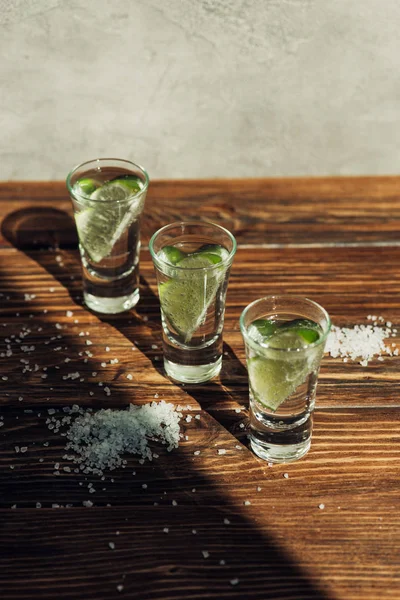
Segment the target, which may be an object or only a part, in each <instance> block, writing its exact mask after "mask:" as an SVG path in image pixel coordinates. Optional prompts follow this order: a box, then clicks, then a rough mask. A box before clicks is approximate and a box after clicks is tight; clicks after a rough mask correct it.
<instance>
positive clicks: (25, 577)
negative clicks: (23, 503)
mask: <svg viewBox="0 0 400 600" xmlns="http://www.w3.org/2000/svg"><path fill="white" fill-rule="evenodd" d="M281 502H282V499H281ZM285 504H286V503H285ZM176 508H177V507H170V508H168V509H165V508H163V509H162V510H160V509H154V508H146V507H141V508H139V509H138V508H134V509H131V508H125V509H124V510H121V509H120V508H108V509H96V508H92V509H73V510H68V509H66V510H62V509H61V510H60V509H58V510H53V511H52V510H43V509H41V510H36V511H35V510H30V511H29V510H17V511H8V512H7V518H6V519H4V520H3V524H2V539H3V540H4V543H5V545H6V548H7V553H3V554H2V556H1V557H0V568H1V575H0V579H1V583H2V594H3V598H5V599H6V600H9V599H10V600H11V599H13V600H17V599H24V600H28V599H29V600H32V599H33V598H43V599H48V600H52V599H53V598H54V597H59V598H63V599H68V600H69V599H70V598H76V597H79V598H83V599H85V600H89V599H96V600H103V599H104V600H109V599H110V598H119V597H128V598H140V599H142V598H143V599H145V600H166V599H167V600H172V599H175V598H185V599H188V600H191V599H193V600H194V599H199V598H210V599H217V598H218V599H220V598H224V599H231V598H249V599H250V600H255V599H257V600H264V599H265V598H281V599H282V600H311V599H318V600H331V599H332V598H335V600H350V599H351V600H376V598H378V597H379V598H383V599H389V598H390V599H396V598H398V594H399V584H400V582H399V574H398V568H397V564H396V557H395V556H394V555H393V553H392V551H391V548H393V543H395V540H396V533H397V532H398V525H399V521H398V515H396V514H395V512H394V511H393V509H392V508H391V507H390V505H388V504H387V503H386V502H385V501H383V504H382V510H379V511H378V512H377V513H375V515H371V514H367V513H366V512H365V511H363V510H358V511H357V506H354V508H353V510H351V511H347V510H342V509H340V510H339V509H337V508H336V507H332V508H328V507H326V509H325V510H323V511H322V510H319V509H318V508H316V509H314V508H313V509H310V510H308V511H304V512H299V511H298V510H296V508H294V509H293V508H291V507H289V506H288V505H287V504H286V506H285V508H286V518H285V521H284V523H283V524H282V523H281V522H280V521H278V522H277V517H276V514H275V511H274V510H273V509H272V508H271V506H270V505H269V504H267V503H266V506H265V508H264V511H263V513H261V514H262V515H263V519H262V520H261V519H260V512H259V509H257V511H253V512H251V511H247V512H246V511H244V510H241V511H230V512H226V511H225V510H221V509H220V508H218V507H215V508H214V509H213V510H212V511H210V510H208V509H207V508H206V509H205V508H203V507H180V508H179V510H176ZM249 508H251V507H249ZM384 511H386V512H384ZM2 512H3V515H4V511H2ZM0 514H1V513H0ZM226 515H228V516H229V521H230V524H229V525H224V522H223V521H224V518H227V517H226ZM165 527H167V528H168V533H164V528H165ZM193 529H195V530H196V532H197V533H196V534H195V535H193V533H192V530H193ZM116 532H119V534H118V535H117V533H116ZM110 542H111V543H114V544H115V549H114V550H112V549H111V548H110V547H109V543H110ZM294 545H296V546H297V548H296V550H294V548H293V546H294ZM203 552H209V556H208V558H204V555H203ZM220 561H225V564H222V565H221V564H220ZM237 579H238V580H239V581H238V583H237V584H236V585H232V583H231V581H234V582H235V581H236V580H237ZM118 585H123V590H122V591H121V592H118V590H117V586H118Z"/></svg>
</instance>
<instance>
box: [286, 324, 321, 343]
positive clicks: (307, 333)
mask: <svg viewBox="0 0 400 600" xmlns="http://www.w3.org/2000/svg"><path fill="white" fill-rule="evenodd" d="M279 331H287V332H293V333H295V334H296V335H298V336H300V337H301V338H303V340H304V341H305V342H307V344H313V343H314V342H316V341H317V340H318V339H319V337H320V335H321V333H322V332H321V328H320V326H319V325H318V323H315V322H314V321H311V320H310V319H293V320H292V321H286V323H282V325H281V326H280V327H279Z"/></svg>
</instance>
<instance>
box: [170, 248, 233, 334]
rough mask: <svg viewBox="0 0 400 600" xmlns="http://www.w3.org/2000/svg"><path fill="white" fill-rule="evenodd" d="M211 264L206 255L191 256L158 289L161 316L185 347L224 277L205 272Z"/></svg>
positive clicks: (217, 270) (214, 270)
mask: <svg viewBox="0 0 400 600" xmlns="http://www.w3.org/2000/svg"><path fill="white" fill-rule="evenodd" d="M205 254H207V253H205ZM213 264H214V263H213V262H212V261H210V259H209V257H208V256H207V255H202V254H190V255H188V256H186V257H185V258H184V259H182V260H181V261H180V262H179V269H174V271H173V273H171V275H172V278H171V279H169V280H168V281H166V282H164V283H161V284H160V286H159V294H160V304H161V309H162V312H163V315H164V317H165V318H166V319H167V321H168V324H169V325H170V326H171V327H172V329H173V330H174V331H176V333H177V334H178V335H179V336H180V337H181V338H183V340H184V342H185V343H187V342H189V341H190V340H191V338H192V336H193V334H194V333H195V331H196V330H197V329H198V328H199V327H200V326H201V324H202V323H204V321H205V319H206V316H207V310H208V308H209V307H210V305H211V304H212V302H213V301H214V298H215V295H216V293H217V291H218V287H219V285H220V283H221V276H222V277H223V275H224V272H223V271H222V273H221V271H220V270H219V269H213V270H205V269H204V268H205V267H210V265H213Z"/></svg>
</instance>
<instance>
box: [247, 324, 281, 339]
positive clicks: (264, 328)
mask: <svg viewBox="0 0 400 600" xmlns="http://www.w3.org/2000/svg"><path fill="white" fill-rule="evenodd" d="M250 327H251V328H254V327H255V328H256V329H257V331H258V333H259V334H260V335H261V336H262V337H263V338H268V337H270V336H271V335H272V334H273V333H275V331H276V329H277V327H278V326H277V324H276V323H274V321H271V320H270V319H256V320H255V321H253V322H252V323H251V325H250ZM250 335H251V332H250Z"/></svg>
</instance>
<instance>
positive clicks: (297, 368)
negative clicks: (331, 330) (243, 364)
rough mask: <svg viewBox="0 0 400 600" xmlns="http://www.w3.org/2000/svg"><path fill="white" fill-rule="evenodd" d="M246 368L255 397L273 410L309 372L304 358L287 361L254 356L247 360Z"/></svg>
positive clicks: (302, 381)
mask: <svg viewBox="0 0 400 600" xmlns="http://www.w3.org/2000/svg"><path fill="white" fill-rule="evenodd" d="M247 368H248V372H249V381H250V387H251V388H252V391H253V394H254V397H255V399H256V400H257V402H259V403H260V404H263V405H264V406H266V407H267V408H269V409H270V410H271V411H273V412H274V411H276V409H277V408H278V407H279V406H280V405H281V404H282V403H283V402H284V401H285V400H286V398H288V397H289V396H290V395H291V394H293V392H295V391H296V389H297V388H298V387H299V385H301V384H302V383H304V381H305V379H306V377H307V375H308V374H309V373H310V372H311V369H310V366H309V363H308V361H307V359H305V358H303V359H301V358H299V359H295V360H291V361H289V360H282V359H279V358H278V359H276V360H274V359H272V358H264V357H262V356H255V357H254V358H250V359H249V360H248V361H247Z"/></svg>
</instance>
